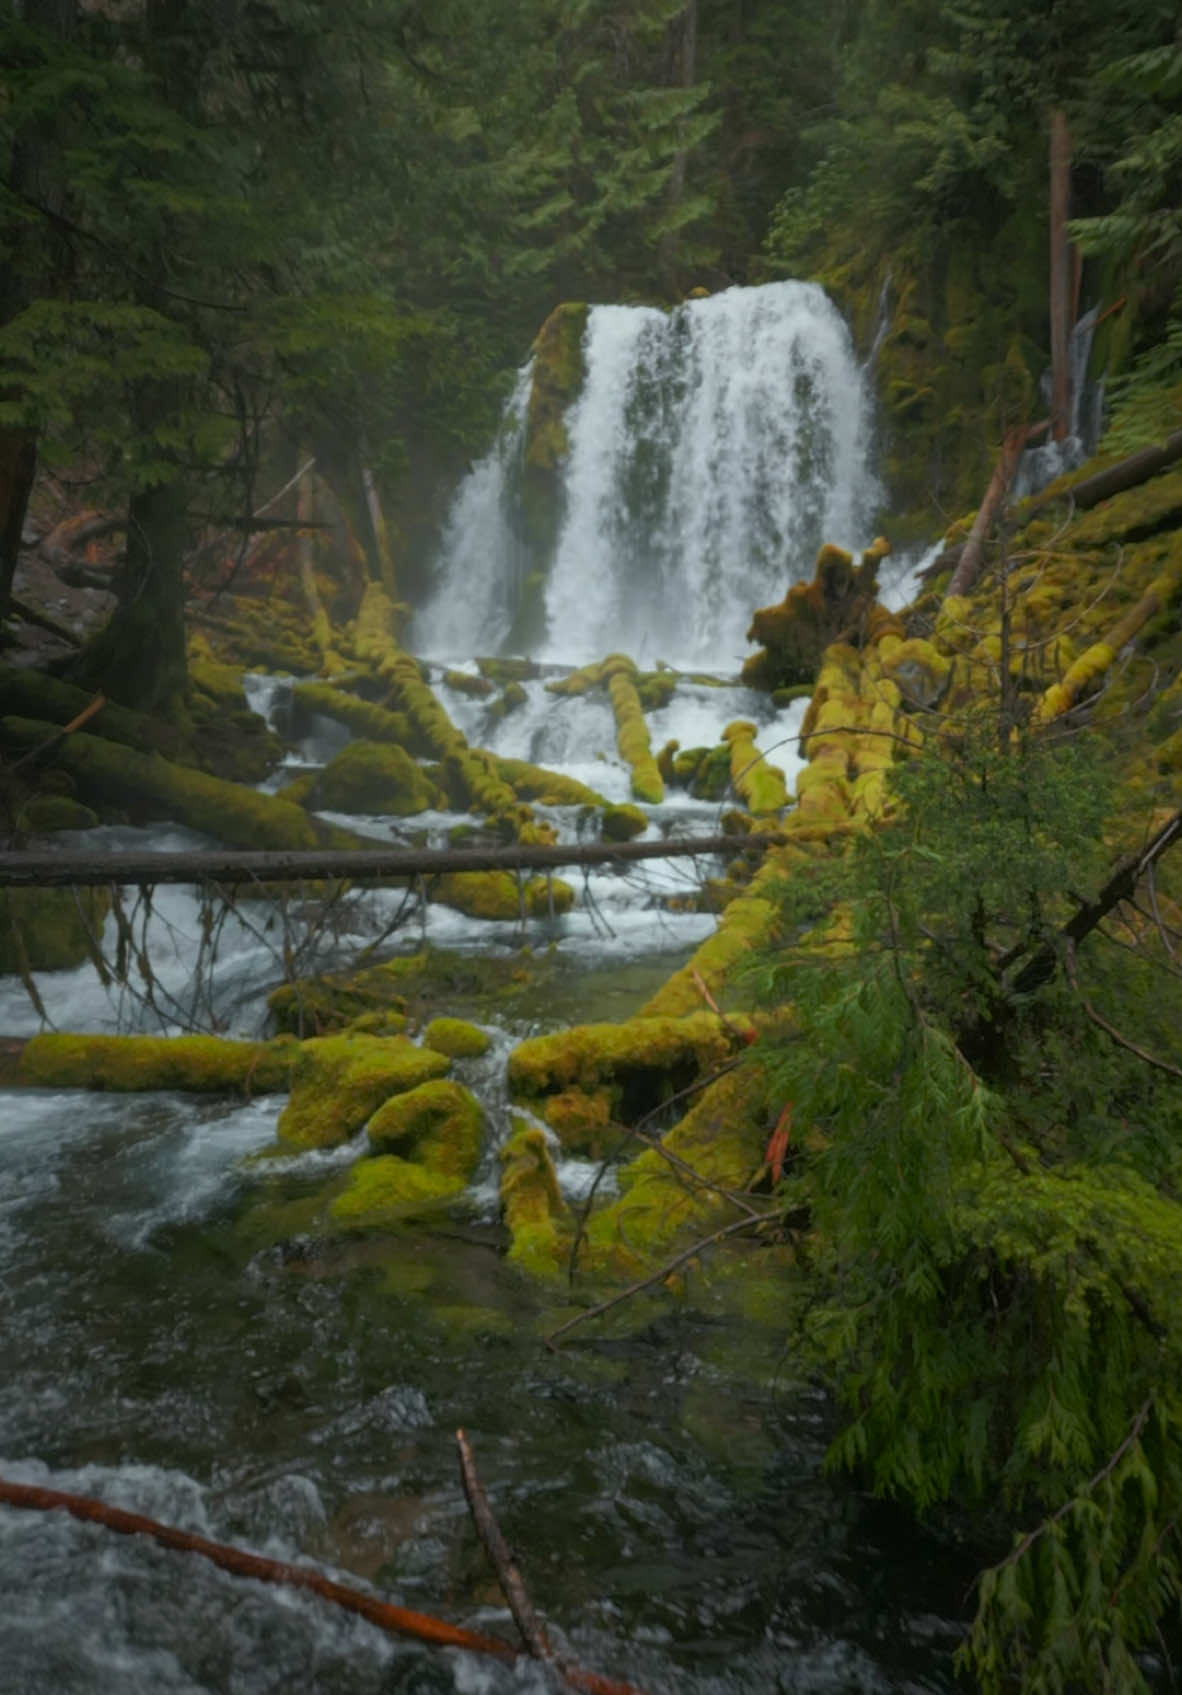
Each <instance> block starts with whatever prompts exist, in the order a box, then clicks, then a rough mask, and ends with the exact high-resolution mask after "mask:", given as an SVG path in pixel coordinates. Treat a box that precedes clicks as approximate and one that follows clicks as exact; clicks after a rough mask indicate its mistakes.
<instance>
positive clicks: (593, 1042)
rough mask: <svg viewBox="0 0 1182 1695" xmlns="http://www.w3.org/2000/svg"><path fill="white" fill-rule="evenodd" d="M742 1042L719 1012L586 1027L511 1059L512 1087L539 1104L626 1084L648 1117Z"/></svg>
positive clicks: (538, 1041)
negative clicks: (546, 1098)
mask: <svg viewBox="0 0 1182 1695" xmlns="http://www.w3.org/2000/svg"><path fill="white" fill-rule="evenodd" d="M734 1046H735V1036H734V1033H733V1031H731V1030H730V1029H728V1028H727V1026H726V1025H725V1024H724V1023H723V1022H722V1020H721V1019H720V1018H718V1017H716V1016H715V1014H714V1013H712V1012H704V1011H703V1012H695V1013H693V1014H691V1015H690V1016H689V1017H687V1018H649V1017H645V1018H634V1019H630V1020H629V1021H628V1022H627V1023H625V1024H580V1025H575V1026H574V1027H573V1028H572V1029H569V1030H559V1031H555V1032H554V1033H553V1034H552V1035H548V1036H532V1037H530V1038H529V1039H528V1040H526V1041H524V1042H521V1043H519V1044H518V1046H517V1047H516V1048H514V1050H513V1052H512V1053H511V1054H510V1056H509V1087H510V1089H511V1090H512V1091H513V1092H514V1094H516V1095H518V1096H521V1097H526V1098H532V1099H537V1098H538V1097H540V1096H542V1095H547V1094H554V1093H557V1092H559V1091H560V1090H564V1089H569V1088H571V1087H572V1086H577V1087H579V1088H581V1089H585V1090H588V1091H594V1090H595V1089H597V1088H598V1087H600V1086H601V1085H603V1084H606V1083H618V1084H620V1085H621V1086H622V1087H624V1088H625V1090H626V1092H629V1093H630V1094H631V1095H632V1096H634V1097H635V1100H634V1101H633V1102H631V1103H625V1104H626V1105H628V1104H630V1105H632V1106H634V1105H635V1104H636V1103H637V1102H639V1103H640V1105H641V1108H642V1110H643V1109H647V1107H648V1106H649V1105H651V1104H652V1103H653V1100H654V1098H655V1099H660V1098H661V1095H662V1094H663V1093H664V1092H666V1090H667V1089H668V1088H670V1087H678V1086H681V1085H683V1084H685V1083H687V1082H690V1081H692V1079H693V1078H694V1077H696V1076H698V1075H700V1074H701V1073H702V1072H706V1071H710V1070H712V1069H713V1068H714V1066H716V1065H720V1064H721V1063H722V1061H723V1060H724V1059H725V1058H726V1057H727V1056H728V1055H729V1054H730V1053H731V1052H732V1051H733V1049H734Z"/></svg>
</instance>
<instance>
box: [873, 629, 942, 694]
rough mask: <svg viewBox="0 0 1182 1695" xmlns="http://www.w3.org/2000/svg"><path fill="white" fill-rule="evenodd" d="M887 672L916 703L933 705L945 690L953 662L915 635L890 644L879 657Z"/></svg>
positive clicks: (928, 642)
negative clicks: (896, 643)
mask: <svg viewBox="0 0 1182 1695" xmlns="http://www.w3.org/2000/svg"><path fill="white" fill-rule="evenodd" d="M882 668H883V671H884V673H885V674H886V676H887V677H888V678H889V679H890V680H891V682H893V683H894V684H895V685H896V687H897V688H899V689H900V690H901V691H902V693H903V694H904V695H905V696H906V697H907V699H908V700H909V701H911V702H913V703H914V704H915V705H916V706H922V707H932V706H935V705H937V704H938V702H939V701H941V700H942V699H943V697H944V695H945V694H946V693H947V691H948V686H949V683H950V682H951V679H952V663H951V661H950V660H949V659H948V657H947V656H946V655H945V654H943V653H941V652H940V650H939V648H938V647H937V646H936V645H935V643H934V642H930V641H925V640H923V639H922V638H921V637H918V636H914V637H912V638H911V640H909V641H903V642H899V643H898V645H897V646H895V645H892V646H891V648H890V650H889V652H887V653H886V654H885V655H884V657H883V660H882Z"/></svg>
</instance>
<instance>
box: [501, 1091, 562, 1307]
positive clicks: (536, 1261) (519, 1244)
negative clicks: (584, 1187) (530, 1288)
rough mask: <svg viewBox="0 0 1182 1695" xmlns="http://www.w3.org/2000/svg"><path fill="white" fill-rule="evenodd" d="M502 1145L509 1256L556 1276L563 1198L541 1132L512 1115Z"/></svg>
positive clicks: (539, 1273)
mask: <svg viewBox="0 0 1182 1695" xmlns="http://www.w3.org/2000/svg"><path fill="white" fill-rule="evenodd" d="M513 1123H514V1131H513V1135H512V1136H511V1137H510V1139H509V1141H508V1142H506V1144H505V1146H504V1147H503V1148H502V1149H501V1165H502V1168H503V1169H502V1173H501V1205H502V1208H503V1209H504V1214H505V1223H506V1224H507V1225H508V1227H509V1233H510V1236H511V1238H512V1243H511V1246H510V1249H509V1258H510V1259H511V1260H512V1261H513V1263H514V1264H515V1265H518V1266H520V1267H521V1269H522V1270H523V1271H527V1272H529V1273H530V1275H531V1276H534V1277H540V1278H551V1277H555V1276H557V1274H558V1272H559V1271H560V1269H561V1267H562V1264H563V1262H564V1260H565V1257H566V1235H565V1230H564V1225H565V1222H566V1218H567V1208H566V1203H565V1202H564V1201H563V1198H562V1192H561V1190H560V1189H559V1187H558V1177H557V1174H556V1172H555V1170H554V1161H553V1160H552V1159H551V1157H550V1150H549V1148H548V1147H547V1146H546V1135H545V1132H544V1131H543V1130H540V1129H539V1128H538V1127H537V1125H536V1124H530V1123H529V1122H528V1121H527V1120H525V1119H520V1118H515V1119H514V1121H513Z"/></svg>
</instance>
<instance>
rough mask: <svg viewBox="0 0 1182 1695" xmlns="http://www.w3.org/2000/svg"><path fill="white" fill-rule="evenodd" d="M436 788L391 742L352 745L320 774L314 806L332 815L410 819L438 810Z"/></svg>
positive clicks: (406, 754) (409, 758)
mask: <svg viewBox="0 0 1182 1695" xmlns="http://www.w3.org/2000/svg"><path fill="white" fill-rule="evenodd" d="M439 800H440V796H439V795H438V793H437V791H436V789H435V785H434V784H433V783H432V782H431V781H430V780H429V779H428V777H427V776H426V774H425V773H424V772H423V770H422V768H421V767H420V766H419V765H418V764H417V763H416V761H415V760H413V759H412V758H411V756H410V754H409V753H407V752H406V751H405V749H403V748H400V747H396V746H393V745H392V744H390V743H389V742H369V741H356V742H350V744H349V746H348V747H347V748H344V749H342V751H341V752H340V753H338V754H337V756H336V758H335V759H334V760H333V761H332V762H331V764H329V765H328V766H326V767H325V769H324V770H323V771H322V772H321V773H320V776H319V778H318V779H317V781H316V784H315V786H314V789H313V792H312V804H313V805H315V806H320V807H325V808H327V809H328V810H329V811H331V812H358V813H381V814H389V815H392V816H394V817H396V818H407V817H411V816H412V815H413V814H415V813H418V812H426V811H428V810H429V809H430V808H431V807H433V806H436V805H438V803H439Z"/></svg>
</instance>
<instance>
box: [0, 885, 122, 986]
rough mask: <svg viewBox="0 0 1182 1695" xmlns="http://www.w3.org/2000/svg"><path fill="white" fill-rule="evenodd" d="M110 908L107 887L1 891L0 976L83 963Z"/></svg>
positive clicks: (89, 953)
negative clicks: (2, 973) (1, 973)
mask: <svg viewBox="0 0 1182 1695" xmlns="http://www.w3.org/2000/svg"><path fill="white" fill-rule="evenodd" d="M110 907H111V896H110V894H109V893H108V891H107V890H106V889H0V972H6V973H7V972H18V971H19V972H22V973H23V972H25V971H69V970H71V969H72V968H73V967H74V966H76V965H83V964H84V963H85V962H86V960H88V959H90V958H91V957H92V956H93V954H94V952H95V949H96V946H97V942H98V938H99V937H100V936H101V935H102V929H103V920H104V919H105V918H106V916H107V913H108V912H109V911H110Z"/></svg>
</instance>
